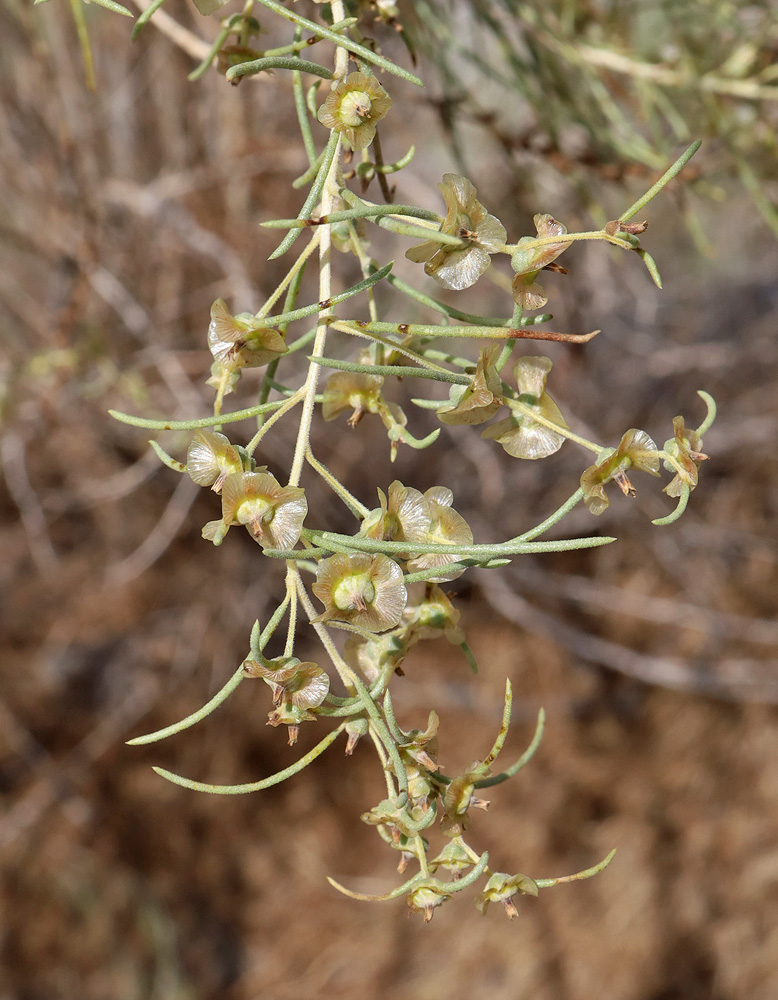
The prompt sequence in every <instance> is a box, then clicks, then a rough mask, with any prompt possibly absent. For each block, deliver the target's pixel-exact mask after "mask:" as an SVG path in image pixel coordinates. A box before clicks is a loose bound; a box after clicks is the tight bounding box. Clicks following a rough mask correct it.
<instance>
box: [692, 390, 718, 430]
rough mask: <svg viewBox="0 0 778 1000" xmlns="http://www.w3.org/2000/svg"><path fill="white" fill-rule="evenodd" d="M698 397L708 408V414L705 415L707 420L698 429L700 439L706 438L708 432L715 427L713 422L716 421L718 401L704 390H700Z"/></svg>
mask: <svg viewBox="0 0 778 1000" xmlns="http://www.w3.org/2000/svg"><path fill="white" fill-rule="evenodd" d="M697 395H698V396H699V397H700V399H701V400H702V401H703V403H705V405H706V406H707V408H708V412H707V413H706V414H705V419H704V420H703V422H702V423H701V424H700V426H699V427H698V428H697V431H696V433H697V434H698V435H699V437H705V435H706V434H707V433H708V431H709V430H710V429H711V427H712V426H713V421H714V420H715V419H716V400H715V399H714V398H713V396H711V394H710V393H709V392H705V390H704V389H698V390H697Z"/></svg>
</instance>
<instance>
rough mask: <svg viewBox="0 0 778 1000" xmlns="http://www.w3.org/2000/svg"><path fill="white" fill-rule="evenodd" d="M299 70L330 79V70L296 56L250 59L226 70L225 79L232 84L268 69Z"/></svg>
mask: <svg viewBox="0 0 778 1000" xmlns="http://www.w3.org/2000/svg"><path fill="white" fill-rule="evenodd" d="M298 66H299V68H300V70H301V72H303V73H310V74H311V75H312V76H320V77H321V78H322V79H324V80H331V79H332V70H329V69H327V67H326V66H321V65H319V63H315V62H310V61H309V60H308V59H300V58H299V57H298V56H293V55H286V56H270V57H265V56H263V57H262V58H261V59H252V60H250V61H249V62H241V63H238V64H237V65H236V66H230V68H229V69H228V70H227V73H226V76H227V79H228V80H229V81H230V82H232V81H233V80H238V79H240V78H241V77H244V76H253V75H255V74H256V73H263V72H265V71H267V70H270V69H291V70H293V71H295V68H296V67H298Z"/></svg>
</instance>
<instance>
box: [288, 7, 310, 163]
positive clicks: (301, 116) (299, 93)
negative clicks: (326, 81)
mask: <svg viewBox="0 0 778 1000" xmlns="http://www.w3.org/2000/svg"><path fill="white" fill-rule="evenodd" d="M302 33H303V29H302V28H301V27H300V25H299V24H298V25H297V27H296V28H295V32H294V40H295V42H299V41H300V39H301V37H302ZM292 91H293V93H294V106H295V110H296V111H297V121H298V123H299V125H300V135H301V136H302V140H303V146H304V147H305V153H306V155H307V157H308V163H309V165H310V166H313V164H314V163H315V162H316V146H315V145H314V142H313V134H312V132H311V119H310V117H309V115H308V108H307V107H306V106H305V88H304V87H303V78H302V74H301V73H300V70H299V69H295V70H294V71H293V72H292Z"/></svg>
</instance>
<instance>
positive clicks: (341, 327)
mask: <svg viewBox="0 0 778 1000" xmlns="http://www.w3.org/2000/svg"><path fill="white" fill-rule="evenodd" d="M330 326H331V327H332V329H333V330H338V331H339V332H340V333H350V334H351V335H352V336H353V337H362V338H363V339H364V340H370V341H373V342H374V343H376V344H381V345H382V346H383V347H384V348H386V349H387V350H389V351H393V352H397V353H398V354H402V355H403V356H404V357H406V358H411V359H412V360H413V361H416V362H418V364H420V365H421V366H422V367H423V368H428V369H429V370H430V371H437V372H447V371H448V370H447V369H446V368H442V367H441V366H440V365H436V364H435V362H434V361H430V360H429V358H427V357H425V356H424V355H423V354H419V353H418V351H414V350H412V349H411V348H410V347H405V346H404V345H403V344H398V343H397V342H396V341H394V340H389V338H388V337H383V336H381V334H380V333H375V332H373V330H372V329H369V328H373V327H376V326H381V327H384V326H388V327H390V328H391V327H392V324H391V323H368V324H365V325H364V326H362V325H357V324H356V323H350V322H349V321H348V320H335V319H331V320H330ZM394 330H397V327H394ZM472 363H473V362H472V361H471V362H469V364H472Z"/></svg>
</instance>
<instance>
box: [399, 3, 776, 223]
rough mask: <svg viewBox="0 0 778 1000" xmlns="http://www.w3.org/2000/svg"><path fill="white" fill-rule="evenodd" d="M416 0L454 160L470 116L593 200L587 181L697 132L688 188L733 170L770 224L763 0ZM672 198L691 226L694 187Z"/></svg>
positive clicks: (770, 29) (640, 164)
mask: <svg viewBox="0 0 778 1000" xmlns="http://www.w3.org/2000/svg"><path fill="white" fill-rule="evenodd" d="M413 7H414V10H415V13H416V15H417V17H418V19H419V22H420V24H421V32H420V39H421V44H423V45H424V48H425V52H426V53H428V54H429V56H430V57H432V58H433V59H435V60H436V62H437V64H438V66H439V69H440V73H441V77H442V80H443V83H444V97H443V100H442V101H441V104H440V108H441V113H442V116H443V120H444V122H445V123H446V125H447V127H448V128H449V130H450V134H451V136H452V138H453V140H454V145H455V149H456V151H457V155H458V157H459V159H460V161H461V163H462V164H467V163H469V162H470V159H471V150H470V149H468V143H467V141H465V140H464V139H463V138H462V137H461V135H460V132H461V125H462V123H463V122H464V121H468V120H469V121H472V122H474V123H477V124H478V125H479V126H480V128H482V129H483V130H485V131H486V132H488V133H490V134H491V135H492V136H493V137H494V139H495V140H496V141H497V143H498V144H499V145H500V146H501V147H502V149H503V151H504V154H505V156H506V158H507V159H508V160H509V161H510V162H512V163H514V164H515V165H516V166H517V167H519V168H521V169H522V170H523V169H526V168H527V167H528V166H529V167H531V168H532V170H533V172H534V169H535V168H537V169H539V170H541V171H542V170H544V169H547V167H548V165H549V164H551V165H553V166H555V167H556V168H557V169H559V170H561V171H562V172H564V173H565V174H566V175H568V176H569V177H570V178H572V179H573V181H574V182H577V183H579V184H580V185H581V188H582V191H583V192H585V195H584V196H585V197H586V198H587V200H591V201H593V202H596V200H597V196H598V195H599V194H600V192H601V190H602V184H601V183H597V182H598V181H600V182H601V181H606V182H612V181H613V179H614V178H617V177H619V176H623V175H624V174H627V175H629V174H630V173H638V174H639V173H641V172H642V171H645V170H649V171H651V170H658V169H660V168H661V167H662V165H663V164H664V163H666V162H667V161H668V159H671V158H672V152H673V150H674V149H675V148H676V147H677V145H678V144H679V143H683V142H689V141H690V140H691V139H692V138H702V139H704V140H706V144H707V148H708V159H707V162H706V169H705V170H704V171H702V172H701V175H699V176H698V179H697V182H696V183H692V185H691V190H692V191H693V192H694V194H695V195H696V196H698V197H699V198H703V199H705V198H710V199H712V200H713V201H714V202H719V203H720V202H721V201H722V200H724V199H725V198H726V197H727V190H728V188H729V185H728V183H727V181H728V179H729V178H730V177H733V176H734V177H737V178H738V179H739V181H740V183H741V184H742V186H743V187H744V188H745V190H746V191H747V192H748V195H749V197H750V198H751V200H752V202H753V205H754V207H755V208H756V209H757V210H758V211H759V213H760V214H761V215H762V217H763V218H764V220H765V222H766V223H767V225H769V226H770V228H771V229H772V231H773V232H774V233H775V235H776V237H778V208H777V206H778V173H777V172H776V168H775V165H776V157H778V132H777V128H778V19H777V18H776V8H775V5H774V4H772V3H748V2H729V0H686V2H683V3H676V2H672V0H639V2H636V0H602V2H598V0H594V2H580V0H551V2H545V0H530V2H522V0H473V2H472V3H468V4H455V3H453V4H452V3H447V2H445V0H420V2H419V3H417V4H414V5H413ZM495 51H497V52H499V53H500V59H499V61H495V60H494V59H493V58H492V57H491V54H492V53H493V52H495ZM692 177H693V174H692ZM683 206H684V212H685V216H686V221H687V223H688V224H689V225H690V226H691V227H692V229H693V231H694V232H695V233H697V234H698V235H699V236H700V237H701V236H702V234H701V233H699V225H700V214H699V212H700V211H701V208H700V206H699V201H698V198H696V197H693V198H684V199H683Z"/></svg>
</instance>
